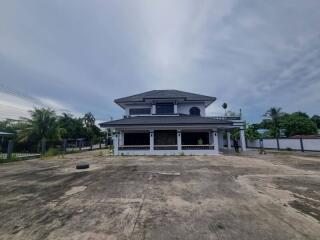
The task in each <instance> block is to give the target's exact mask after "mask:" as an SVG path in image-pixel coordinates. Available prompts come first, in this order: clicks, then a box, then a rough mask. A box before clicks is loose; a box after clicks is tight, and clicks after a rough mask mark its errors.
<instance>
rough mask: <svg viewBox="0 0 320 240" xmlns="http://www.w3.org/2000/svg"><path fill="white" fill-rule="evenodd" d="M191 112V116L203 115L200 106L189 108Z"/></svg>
mask: <svg viewBox="0 0 320 240" xmlns="http://www.w3.org/2000/svg"><path fill="white" fill-rule="evenodd" d="M189 114H190V115H191V116H201V110H200V108H198V107H191V108H190V109H189Z"/></svg>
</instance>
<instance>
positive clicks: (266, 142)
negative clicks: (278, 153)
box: [247, 138, 320, 151]
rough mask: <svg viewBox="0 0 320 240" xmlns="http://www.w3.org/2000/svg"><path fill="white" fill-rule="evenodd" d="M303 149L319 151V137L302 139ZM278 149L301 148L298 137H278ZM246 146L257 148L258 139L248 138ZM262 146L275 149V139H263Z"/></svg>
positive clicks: (258, 144)
mask: <svg viewBox="0 0 320 240" xmlns="http://www.w3.org/2000/svg"><path fill="white" fill-rule="evenodd" d="M302 142H303V149H304V150H305V151H320V139H302ZM279 145H280V149H282V150H285V149H287V148H291V149H294V150H298V151H300V150H301V144H300V139H289V138H287V139H283V138H281V139H279ZM247 146H248V147H249V148H259V147H260V143H259V140H258V139H257V140H253V141H250V140H248V142H247ZM263 147H264V148H273V149H277V139H263Z"/></svg>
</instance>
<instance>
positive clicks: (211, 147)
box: [181, 145, 214, 150]
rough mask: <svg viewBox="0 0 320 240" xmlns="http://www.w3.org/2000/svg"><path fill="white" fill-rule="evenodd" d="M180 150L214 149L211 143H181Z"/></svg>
mask: <svg viewBox="0 0 320 240" xmlns="http://www.w3.org/2000/svg"><path fill="white" fill-rule="evenodd" d="M181 149H182V150H210V149H214V146H213V145H182V146H181Z"/></svg>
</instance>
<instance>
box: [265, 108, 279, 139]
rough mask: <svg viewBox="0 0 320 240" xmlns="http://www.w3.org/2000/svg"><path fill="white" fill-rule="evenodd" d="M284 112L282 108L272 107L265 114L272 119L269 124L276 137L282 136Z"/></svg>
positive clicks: (272, 133)
mask: <svg viewBox="0 0 320 240" xmlns="http://www.w3.org/2000/svg"><path fill="white" fill-rule="evenodd" d="M283 115H284V113H282V112H281V108H276V107H272V108H270V109H269V110H268V111H266V113H265V114H264V115H263V116H264V117H266V118H267V120H269V121H270V123H271V125H270V126H269V129H270V134H271V135H273V136H274V137H279V136H280V120H281V118H282V117H283Z"/></svg>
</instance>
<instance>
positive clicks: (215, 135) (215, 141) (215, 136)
mask: <svg viewBox="0 0 320 240" xmlns="http://www.w3.org/2000/svg"><path fill="white" fill-rule="evenodd" d="M212 140H213V146H214V150H213V151H214V152H215V153H216V154H219V140H218V132H217V131H216V130H213V131H212Z"/></svg>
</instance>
